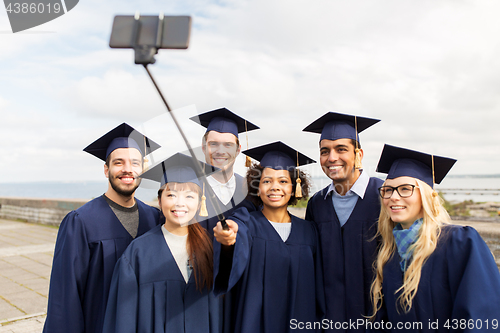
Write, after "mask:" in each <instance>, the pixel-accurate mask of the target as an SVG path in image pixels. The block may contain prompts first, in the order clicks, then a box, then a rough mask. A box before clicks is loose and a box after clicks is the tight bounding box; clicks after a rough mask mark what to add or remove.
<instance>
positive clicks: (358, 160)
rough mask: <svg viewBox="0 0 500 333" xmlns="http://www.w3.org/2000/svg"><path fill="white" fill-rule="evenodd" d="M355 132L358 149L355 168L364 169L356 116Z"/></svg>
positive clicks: (355, 150) (355, 154) (355, 155)
mask: <svg viewBox="0 0 500 333" xmlns="http://www.w3.org/2000/svg"><path fill="white" fill-rule="evenodd" d="M354 127H355V128H354V130H355V131H356V149H354V168H355V169H363V164H361V154H360V151H361V149H359V148H358V121H357V118H356V116H354Z"/></svg>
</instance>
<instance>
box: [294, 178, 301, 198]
mask: <svg viewBox="0 0 500 333" xmlns="http://www.w3.org/2000/svg"><path fill="white" fill-rule="evenodd" d="M301 183H302V181H301V180H300V178H299V177H297V186H296V187H295V197H296V198H302V185H301Z"/></svg>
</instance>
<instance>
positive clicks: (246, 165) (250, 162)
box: [245, 120, 252, 168]
mask: <svg viewBox="0 0 500 333" xmlns="http://www.w3.org/2000/svg"><path fill="white" fill-rule="evenodd" d="M245 135H246V137H247V149H248V131H247V121H246V120H245ZM251 166H252V159H251V158H250V156H247V158H246V160H245V167H247V168H250V167H251Z"/></svg>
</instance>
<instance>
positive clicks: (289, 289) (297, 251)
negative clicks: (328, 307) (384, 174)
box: [214, 208, 324, 333]
mask: <svg viewBox="0 0 500 333" xmlns="http://www.w3.org/2000/svg"><path fill="white" fill-rule="evenodd" d="M291 217H292V222H291V223H292V227H291V232H290V236H289V237H288V239H287V241H286V242H283V240H282V239H281V237H280V236H279V234H278V233H277V232H276V230H275V229H274V227H273V226H272V225H271V224H270V223H269V221H268V220H267V219H266V218H265V216H264V215H263V214H262V212H260V211H258V212H251V213H249V212H248V211H247V210H246V209H245V208H240V209H238V210H237V211H236V212H234V214H233V216H232V217H231V219H232V220H234V221H235V222H236V223H238V227H239V229H238V235H237V238H236V244H235V245H234V248H233V250H234V251H233V255H232V262H231V261H227V260H225V259H224V254H223V253H221V245H220V243H218V242H216V241H215V242H214V277H215V283H214V293H215V294H216V295H220V294H224V293H226V292H228V291H231V297H232V306H231V310H232V311H231V314H230V315H229V316H227V315H226V316H225V318H224V321H225V327H224V329H225V330H227V331H229V332H234V333H236V332H243V333H244V332H248V333H255V332H259V333H275V332H280V333H283V332H292V331H296V330H294V329H292V328H291V327H293V326H291V320H292V319H295V320H296V321H297V323H299V322H303V323H305V322H318V321H320V320H321V319H322V316H323V312H324V293H323V282H322V274H321V263H320V253H319V251H320V249H319V246H318V245H317V244H318V240H317V237H318V236H317V231H316V228H315V227H314V225H313V224H312V223H311V222H309V221H305V220H302V219H300V218H298V217H295V216H293V215H291ZM221 254H222V256H221ZM227 273H229V274H227Z"/></svg>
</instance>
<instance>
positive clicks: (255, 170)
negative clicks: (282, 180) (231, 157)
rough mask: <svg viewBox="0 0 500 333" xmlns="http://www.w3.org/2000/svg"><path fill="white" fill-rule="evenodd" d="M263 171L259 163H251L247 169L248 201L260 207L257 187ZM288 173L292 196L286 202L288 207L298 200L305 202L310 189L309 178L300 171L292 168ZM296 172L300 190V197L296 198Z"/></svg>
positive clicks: (260, 200) (260, 202) (260, 201)
mask: <svg viewBox="0 0 500 333" xmlns="http://www.w3.org/2000/svg"><path fill="white" fill-rule="evenodd" d="M263 171H264V167H263V166H262V165H260V164H259V163H252V166H251V167H250V168H248V171H247V185H248V199H250V200H251V201H252V203H253V204H254V205H255V206H257V207H260V206H261V205H262V199H261V198H260V196H259V185H260V178H261V176H262V172H263ZM288 172H289V173H290V179H291V180H292V189H293V192H292V196H291V197H290V200H289V201H288V206H291V205H295V204H296V203H297V201H299V200H305V199H307V198H308V197H309V190H310V189H311V181H310V179H309V176H308V175H307V174H306V173H305V172H304V171H302V170H299V169H296V168H292V169H291V170H288ZM297 172H298V174H299V178H300V181H301V183H300V187H301V188H302V197H301V198H297V197H296V196H295V187H296V186H297Z"/></svg>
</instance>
